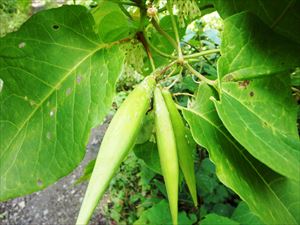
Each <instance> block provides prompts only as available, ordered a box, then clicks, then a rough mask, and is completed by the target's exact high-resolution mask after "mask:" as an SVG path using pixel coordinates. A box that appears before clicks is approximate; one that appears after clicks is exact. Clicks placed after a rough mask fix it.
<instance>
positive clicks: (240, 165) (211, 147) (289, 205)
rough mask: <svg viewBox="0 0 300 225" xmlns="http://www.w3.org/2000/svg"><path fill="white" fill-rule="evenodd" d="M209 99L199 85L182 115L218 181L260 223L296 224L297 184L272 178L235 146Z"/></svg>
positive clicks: (209, 92)
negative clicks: (238, 199) (245, 206)
mask: <svg viewBox="0 0 300 225" xmlns="http://www.w3.org/2000/svg"><path fill="white" fill-rule="evenodd" d="M210 96H215V97H216V94H215V93H214V91H213V90H212V89H210V87H208V86H207V85H205V84H202V85H200V88H199V90H198V96H197V98H196V100H195V102H194V103H193V105H192V106H191V108H189V109H185V110H184V111H183V115H184V117H185V118H186V120H187V122H188V123H189V125H190V127H191V131H192V135H193V137H194V139H195V140H196V141H197V143H198V144H200V145H201V146H203V147H205V148H206V149H207V150H208V151H209V155H210V159H211V160H212V161H213V162H214V164H215V165H216V173H217V176H218V177H219V179H220V180H221V181H222V182H223V183H224V184H225V185H226V186H228V187H230V188H231V189H232V190H234V191H235V192H236V193H237V194H238V195H239V196H240V197H241V198H242V199H243V200H244V201H245V202H246V203H247V204H248V205H249V208H250V209H251V210H252V211H253V212H254V213H255V214H257V215H259V217H260V218H261V220H262V221H263V222H264V223H266V224H297V222H298V223H299V222H300V219H299V213H298V212H299V209H300V208H299V205H298V204H299V200H300V196H299V192H298V189H299V184H297V183H295V182H294V181H291V180H288V179H287V178H284V177H281V176H280V175H279V174H276V173H275V172H273V171H272V170H270V169H269V168H268V167H266V166H265V165H264V164H262V163H260V162H259V161H257V160H256V159H255V158H253V157H252V156H251V155H250V154H249V153H248V152H247V151H246V150H245V149H244V148H243V147H242V146H241V145H240V144H238V143H237V142H236V141H235V140H234V138H233V137H232V136H231V135H230V134H229V132H228V131H227V130H226V129H225V127H224V125H223V124H222V121H221V120H220V118H219V117H218V114H217V112H216V109H215V107H214V104H213V102H212V101H210V100H209V97H210ZM277 181H278V182H277ZM275 184H276V185H275ZM283 193H286V194H283ZM293 195H294V196H293Z"/></svg>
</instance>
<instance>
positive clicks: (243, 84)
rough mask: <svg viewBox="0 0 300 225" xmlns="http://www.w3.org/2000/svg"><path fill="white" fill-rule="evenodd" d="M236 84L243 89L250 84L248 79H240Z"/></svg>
mask: <svg viewBox="0 0 300 225" xmlns="http://www.w3.org/2000/svg"><path fill="white" fill-rule="evenodd" d="M238 84H239V87H240V88H241V89H245V88H247V87H248V85H249V84H250V80H243V81H240V82H239V83H238Z"/></svg>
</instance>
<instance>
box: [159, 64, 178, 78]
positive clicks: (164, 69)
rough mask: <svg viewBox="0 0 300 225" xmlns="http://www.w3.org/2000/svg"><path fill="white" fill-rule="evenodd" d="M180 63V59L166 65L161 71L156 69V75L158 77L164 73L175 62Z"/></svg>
mask: <svg viewBox="0 0 300 225" xmlns="http://www.w3.org/2000/svg"><path fill="white" fill-rule="evenodd" d="M176 63H178V60H174V61H172V62H171V63H169V64H168V65H167V66H165V67H164V68H163V69H162V70H161V71H154V77H155V79H157V78H158V77H159V76H161V75H163V74H164V73H165V72H166V71H167V70H168V69H170V68H171V67H172V66H173V65H174V64H176Z"/></svg>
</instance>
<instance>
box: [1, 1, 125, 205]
mask: <svg viewBox="0 0 300 225" xmlns="http://www.w3.org/2000/svg"><path fill="white" fill-rule="evenodd" d="M93 25H94V22H93V18H92V16H91V15H90V14H89V13H88V12H87V10H86V8H84V7H82V6H64V7H61V8H57V9H51V10H47V11H43V12H40V13H38V14H36V15H34V16H32V17H31V18H30V19H29V20H28V21H27V22H26V23H25V24H24V25H23V26H22V27H21V28H20V30H19V31H18V32H16V33H11V34H8V35H7V36H6V37H4V38H2V39H0V68H1V69H0V71H1V73H0V78H1V80H3V88H2V91H1V93H0V134H1V135H0V136H1V142H0V150H1V151H0V161H1V164H0V175H1V176H0V183H1V191H0V199H1V200H5V199H8V198H12V197H16V196H20V195H24V194H27V193H31V192H34V191H37V190H40V189H43V188H45V187H46V186H48V185H49V184H52V183H53V182H55V181H56V180H57V179H59V178H60V177H63V176H64V175H67V174H68V173H69V172H71V171H72V170H73V169H74V167H76V166H77V165H78V163H79V162H80V161H81V159H82V157H83V156H84V153H85V145H86V143H87V140H88V136H89V132H90V129H91V128H92V127H93V126H95V125H97V124H99V123H100V122H102V120H103V118H104V116H105V115H106V113H107V111H108V109H109V107H110V105H111V102H112V99H113V95H114V89H115V82H116V80H117V78H118V76H119V74H120V72H121V69H122V61H123V54H122V53H121V52H120V51H119V50H118V48H116V47H112V48H109V49H106V48H108V47H109V46H108V45H106V44H103V43H100V40H99V37H98V36H97V35H96V34H95V33H94V31H93Z"/></svg>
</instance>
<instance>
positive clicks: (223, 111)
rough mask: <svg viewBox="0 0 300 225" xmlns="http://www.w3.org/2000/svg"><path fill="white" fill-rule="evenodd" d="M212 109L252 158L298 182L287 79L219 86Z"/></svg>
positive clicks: (298, 155) (298, 149)
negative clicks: (218, 95)
mask: <svg viewBox="0 0 300 225" xmlns="http://www.w3.org/2000/svg"><path fill="white" fill-rule="evenodd" d="M216 107H217V110H218V114H219V116H220V118H221V119H222V121H223V123H224V125H225V126H226V128H227V129H228V130H229V131H230V133H231V134H232V135H233V137H235V138H236V139H237V140H238V141H239V142H240V143H241V144H242V145H243V146H244V147H245V148H246V149H247V150H248V151H249V152H250V153H251V154H252V155H253V156H254V157H255V158H257V159H258V160H260V161H261V162H263V163H265V164H266V165H268V166H269V167H270V168H272V169H273V170H275V171H277V172H278V173H280V174H282V175H285V176H287V177H290V178H292V179H295V180H298V181H300V142H299V137H298V131H297V124H296V119H297V106H296V104H295V102H294V100H293V99H292V97H291V91H290V89H289V79H284V77H283V76H282V75H281V74H279V75H276V76H273V77H266V78H263V79H255V80H251V81H247V82H245V81H243V82H225V83H222V89H221V97H220V101H219V102H216ZM270 110H271V111H270Z"/></svg>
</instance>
